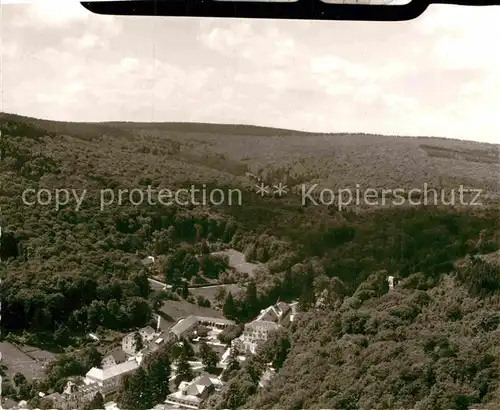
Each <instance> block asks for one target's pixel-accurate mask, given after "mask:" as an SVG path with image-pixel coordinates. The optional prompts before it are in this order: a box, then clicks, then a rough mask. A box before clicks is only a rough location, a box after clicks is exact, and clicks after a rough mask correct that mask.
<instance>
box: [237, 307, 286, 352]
mask: <svg viewBox="0 0 500 410" xmlns="http://www.w3.org/2000/svg"><path fill="white" fill-rule="evenodd" d="M293 315H294V310H293V307H292V306H291V305H289V304H287V303H284V302H279V303H277V304H276V305H273V306H269V307H268V308H266V309H263V310H261V311H260V314H259V316H257V318H256V319H255V320H254V321H252V322H250V323H247V324H246V325H245V328H244V330H243V333H242V334H241V336H240V337H238V338H237V339H235V340H233V344H234V346H236V347H238V348H239V349H240V350H241V351H242V352H244V353H252V354H255V352H256V351H257V348H258V347H259V346H260V345H261V344H262V343H264V342H265V341H266V340H267V339H268V338H269V335H270V334H271V333H272V332H274V331H275V330H277V329H278V328H279V327H280V326H281V325H282V324H283V323H285V322H287V321H292V320H293Z"/></svg>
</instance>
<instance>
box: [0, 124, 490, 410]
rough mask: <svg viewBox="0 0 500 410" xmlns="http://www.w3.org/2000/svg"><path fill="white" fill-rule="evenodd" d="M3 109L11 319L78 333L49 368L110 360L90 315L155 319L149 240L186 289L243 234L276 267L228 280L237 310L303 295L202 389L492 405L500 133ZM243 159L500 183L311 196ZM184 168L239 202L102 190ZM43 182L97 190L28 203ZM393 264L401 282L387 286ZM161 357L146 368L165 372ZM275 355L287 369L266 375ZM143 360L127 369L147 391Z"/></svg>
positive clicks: (271, 168)
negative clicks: (416, 197) (259, 341)
mask: <svg viewBox="0 0 500 410" xmlns="http://www.w3.org/2000/svg"><path fill="white" fill-rule="evenodd" d="M0 126H1V137H0V150H1V156H0V158H1V161H0V178H1V181H0V206H1V225H2V237H1V248H0V249H1V254H0V258H1V261H2V262H1V264H0V277H1V279H2V283H1V285H0V286H1V295H0V296H1V300H2V338H9V340H16V341H17V342H22V343H28V344H31V345H38V346H44V347H46V348H51V349H60V350H61V349H65V351H66V352H67V353H68V352H69V353H68V354H69V356H68V355H65V356H63V358H62V359H59V362H54V364H52V367H50V368H49V370H48V373H47V377H46V380H44V381H42V382H43V383H44V386H49V387H50V388H55V389H56V390H59V391H60V389H61V388H62V385H63V380H64V378H65V377H67V376H69V374H66V373H65V372H68V371H69V370H68V369H73V370H74V369H76V370H77V373H78V374H84V373H85V371H86V370H88V368H90V367H92V365H94V364H95V363H97V362H98V361H99V360H100V358H99V354H98V353H97V352H93V351H92V352H90V353H89V352H87V351H86V353H85V354H87V353H88V354H87V356H86V357H89V359H85V360H84V362H83V363H82V361H83V359H81V357H83V356H82V353H81V352H82V350H81V348H82V346H83V345H85V344H86V343H87V342H86V339H85V335H86V334H87V333H88V332H95V331H97V332H105V333H106V332H107V333H109V334H111V335H113V334H114V333H113V332H116V333H117V334H120V333H122V332H127V331H131V330H132V329H135V328H138V327H141V326H145V325H147V324H149V323H151V322H152V319H153V313H154V312H155V311H156V310H157V308H158V305H159V303H160V302H161V299H162V298H165V297H173V296H172V295H170V296H169V295H165V293H166V292H158V291H154V290H153V289H151V287H150V284H149V282H148V274H149V272H148V270H147V268H146V267H145V266H144V265H143V264H142V263H141V260H142V259H143V258H144V257H145V256H148V255H155V256H156V257H157V259H158V261H159V262H158V267H157V272H156V273H157V275H159V276H160V277H161V278H162V279H164V280H165V281H166V282H167V283H169V284H172V285H173V287H174V288H173V292H177V291H178V292H179V294H180V295H181V297H188V292H186V294H184V293H185V291H186V289H185V287H186V286H187V285H186V284H187V283H191V284H196V283H204V282H207V281H211V280H222V276H223V275H225V273H224V272H225V270H226V268H227V261H226V260H224V258H219V257H214V256H212V255H210V251H212V250H216V249H219V248H221V247H231V248H234V249H237V250H240V251H241V252H244V254H245V257H246V259H247V260H248V261H254V262H261V263H263V264H265V266H266V268H265V269H264V268H262V269H259V270H258V271H257V272H256V277H255V278H254V279H253V280H252V281H251V282H250V283H248V284H247V285H246V286H245V287H244V289H243V290H242V291H241V292H239V293H236V294H234V295H233V294H231V293H229V294H228V295H224V298H225V299H224V301H223V309H224V313H225V315H226V316H227V317H230V318H233V319H235V320H237V321H241V322H245V321H247V320H250V319H252V318H253V317H254V316H255V315H256V314H257V313H258V312H259V310H260V309H261V308H263V307H266V306H268V305H269V304H271V303H274V302H276V300H278V299H281V300H286V301H292V300H299V302H300V310H301V314H300V315H299V317H298V320H297V321H296V322H293V324H292V325H290V326H289V327H287V328H285V329H282V330H281V331H280V332H279V333H278V334H276V335H275V337H274V338H273V339H272V340H271V341H270V342H269V343H268V344H266V345H265V346H264V347H263V349H262V351H261V352H260V353H259V354H258V355H257V356H256V357H255V358H253V359H251V360H250V361H249V362H248V363H247V364H246V365H244V366H243V367H242V368H239V369H237V368H235V369H233V373H232V376H231V377H230V378H229V383H228V384H227V385H226V387H225V389H224V391H223V392H222V393H221V394H219V395H216V396H214V397H212V398H211V399H210V404H211V406H213V408H221V409H222V408H231V409H235V408H239V407H244V408H269V409H270V408H286V409H301V408H342V409H363V410H364V409H366V410H368V409H377V408H379V409H382V408H394V409H395V408H411V406H417V407H418V408H419V409H443V408H446V407H452V408H457V409H466V408H468V406H469V405H471V404H475V403H490V404H491V403H493V404H494V403H498V404H499V405H500V401H498V400H500V396H499V391H498V382H499V380H500V374H498V370H497V369H498V366H499V365H500V363H499V362H498V352H497V349H498V348H497V346H498V345H499V344H498V340H497V338H498V325H499V323H500V309H499V308H500V305H499V300H500V299H499V294H498V291H499V290H500V275H499V271H498V266H497V265H495V264H494V263H491V262H486V261H484V260H483V259H482V258H481V257H480V256H479V255H484V254H490V253H492V252H495V251H497V250H498V244H499V239H500V237H499V234H500V229H499V218H498V216H499V215H498V208H497V204H498V203H497V198H496V196H495V195H496V193H497V185H496V183H497V180H496V178H497V176H498V164H496V163H494V162H492V161H491V160H490V159H491V157H492V153H494V152H495V150H496V152H498V147H497V146H492V145H486V144H475V143H468V142H464V141H452V140H450V141H444V140H435V139H429V141H427V142H426V143H425V144H427V145H425V144H424V143H423V142H422V141H421V139H404V138H397V137H383V136H367V135H352V136H349V135H332V136H317V135H307V134H304V135H300V134H299V133H295V134H294V132H292V131H286V130H280V131H276V133H275V134H273V133H272V130H269V129H259V128H250V129H246V128H245V127H241V126H240V127H233V128H231V127H226V126H211V125H205V126H203V125H200V124H198V125H182V124H171V125H168V124H149V125H148V124H127V123H123V124H121V123H113V124H63V123H53V122H48V121H42V120H35V119H29V118H25V117H18V116H12V115H7V114H5V115H2V116H0ZM286 139H288V142H287V143H286V144H284V143H283V141H285V140H286ZM315 144H320V145H319V148H314V147H316V146H317V145H315ZM259 147H260V148H259ZM262 147H264V148H262ZM429 147H434V148H433V149H431V148H429ZM436 147H439V150H438V149H437V148H436ZM384 149H386V150H387V152H385V151H384ZM437 151H438V153H436V152H437ZM457 153H458V154H457ZM464 153H465V154H464ZM288 154H289V155H288ZM448 154H449V155H448ZM287 155H288V156H287ZM457 156H458V157H457ZM340 159H341V161H340ZM367 161H368V162H369V163H368V164H366V162H367ZM332 164H337V167H336V168H333V167H332ZM361 164H363V166H362V165H361ZM396 168H397V172H393V171H394V170H395V169H396ZM436 169H439V171H437V170H436ZM245 172H251V173H255V174H258V175H260V177H261V178H262V179H263V180H269V181H276V180H284V181H286V182H287V183H288V184H289V185H290V186H291V187H293V186H294V185H296V184H299V183H302V182H304V181H307V182H311V181H313V182H315V181H319V182H321V183H322V184H329V183H332V187H333V186H339V185H342V184H346V185H349V184H350V183H352V181H354V177H358V178H359V179H358V181H362V182H366V183H370V184H373V185H372V186H373V187H376V188H380V187H383V186H384V184H389V185H390V184H395V183H398V184H401V185H402V186H410V187H411V186H413V185H412V184H413V183H414V184H415V186H419V184H421V183H422V181H427V182H432V183H433V184H434V185H433V186H436V187H439V186H441V187H452V186H455V184H459V183H460V184H465V185H467V186H473V187H481V188H482V189H484V192H486V193H488V200H487V201H486V202H485V203H484V204H483V206H481V207H464V206H432V205H431V206H423V205H422V206H413V207H411V206H410V207H409V206H403V207H376V208H363V209H361V208H360V209H358V208H352V207H351V208H346V209H337V208H336V207H335V206H317V207H314V206H312V207H311V206H308V207H305V206H303V205H302V204H301V203H300V201H299V199H298V198H297V197H295V196H289V197H286V198H276V197H262V196H259V195H255V193H254V192H251V189H249V188H251V187H252V186H253V182H252V181H250V180H248V178H247V177H246V176H245ZM332 181H334V182H332ZM190 184H206V185H207V186H208V187H213V188H220V189H227V188H229V187H238V188H241V189H242V192H243V205H242V206H228V205H221V206H208V205H207V206H193V205H186V206H184V205H178V204H174V205H172V206H163V205H151V204H148V203H142V204H140V205H134V204H133V203H131V202H130V201H128V202H127V201H126V202H125V203H123V204H120V205H116V204H114V205H113V206H109V207H106V208H104V209H103V208H102V206H101V205H102V202H100V199H101V198H100V191H101V192H102V190H103V189H112V190H118V189H121V188H124V189H132V188H136V187H139V188H141V187H142V188H146V187H147V186H155V187H161V186H166V187H169V188H171V189H174V188H179V187H186V186H188V185H190ZM42 188H44V189H48V190H49V192H52V193H55V190H56V189H63V188H64V189H68V190H75V191H74V192H81V190H83V189H85V190H86V192H87V193H86V196H85V200H84V201H82V204H81V206H80V207H78V208H77V206H76V203H75V201H74V200H73V201H72V202H71V201H68V204H65V205H63V206H61V207H59V208H56V207H55V206H54V204H53V203H51V204H49V205H45V206H44V205H40V204H38V205H32V206H30V205H26V204H25V203H23V201H22V194H23V192H24V191H25V190H26V189H35V190H40V189H42ZM388 275H393V276H395V277H396V278H397V281H398V284H397V286H396V288H395V289H394V290H393V291H391V292H389V291H388V288H387V282H386V277H387V276H388ZM226 280H227V278H226ZM87 349H88V347H87ZM162 355H163V356H162ZM171 359H172V355H165V352H161V353H159V356H158V357H156V358H155V359H154V360H157V361H158V363H164V366H163V367H165V368H167V367H168V368H169V366H170V360H171ZM151 360H152V362H151V363H150V364H148V366H149V367H147V368H146V369H145V370H144V371H145V372H146V373H147V372H148V371H150V372H157V373H158V375H157V376H155V377H163V376H161V375H162V374H163V373H161V371H160V370H159V369H160V368H161V367H162V366H161V365H157V364H154V363H156V362H154V360H153V359H151ZM269 362H272V363H273V365H274V367H275V368H276V369H277V370H278V372H277V376H276V377H275V379H274V380H273V381H272V383H271V384H270V386H269V387H267V388H265V389H262V390H259V389H258V388H257V383H258V379H259V375H260V374H261V373H262V371H263V367H264V365H265V363H269ZM68 363H69V364H68ZM89 366H90V367H89ZM148 369H149V370H148ZM141 371H142V370H141ZM169 372H170V370H169V369H168V372H166V373H165V374H169ZM145 379H147V377H146V376H144V375H139V376H137V377H136V378H132V379H130V380H128V381H127V383H129V386H136V387H134V388H135V389H137V391H139V390H141V387H140V386H142V385H141V383H144V380H145ZM130 383H131V384H130ZM134 383H136V384H135V385H134ZM137 386H139V387H137ZM130 389H132V387H131V388H130ZM125 390H126V389H125ZM123 394H125V393H123ZM151 394H152V395H153V396H154V395H156V396H158V397H159V395H161V394H163V391H161V392H156V393H151ZM153 396H152V397H153ZM156 396H155V397H156ZM122 399H123V402H128V403H132V402H133V400H134V399H133V398H130V397H129V398H127V397H125V396H123V398H122ZM150 401H151V402H153V401H155V400H153V399H152V398H151V400H150ZM137 408H138V407H137ZM141 408H143V407H141ZM210 408H212V407H210Z"/></svg>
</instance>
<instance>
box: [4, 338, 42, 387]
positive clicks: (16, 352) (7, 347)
mask: <svg viewBox="0 0 500 410" xmlns="http://www.w3.org/2000/svg"><path fill="white" fill-rule="evenodd" d="M0 352H2V364H3V365H5V366H7V372H6V374H7V376H9V377H12V376H13V375H14V374H16V373H17V372H20V373H22V374H23V375H24V376H25V377H26V378H27V379H28V380H32V379H33V378H39V377H42V376H43V366H42V364H41V363H39V362H38V361H36V360H35V359H33V358H31V357H30V356H28V355H27V354H26V353H24V352H23V351H21V350H20V349H19V348H18V347H16V346H15V345H13V344H12V343H9V342H2V343H0Z"/></svg>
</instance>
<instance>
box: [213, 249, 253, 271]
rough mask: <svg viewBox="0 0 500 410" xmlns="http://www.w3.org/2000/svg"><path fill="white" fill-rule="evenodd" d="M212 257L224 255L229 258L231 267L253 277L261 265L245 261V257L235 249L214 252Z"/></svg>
mask: <svg viewBox="0 0 500 410" xmlns="http://www.w3.org/2000/svg"><path fill="white" fill-rule="evenodd" d="M212 255H224V256H227V257H228V258H229V266H230V267H231V268H233V269H234V270H236V271H237V272H239V273H244V274H247V275H248V276H249V277H252V276H253V274H254V272H255V269H257V268H258V267H259V266H260V264H256V263H252V262H247V261H245V255H244V254H243V253H242V252H239V251H237V250H235V249H227V250H224V251H219V252H214V253H212Z"/></svg>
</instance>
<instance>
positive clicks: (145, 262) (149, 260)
mask: <svg viewBox="0 0 500 410" xmlns="http://www.w3.org/2000/svg"><path fill="white" fill-rule="evenodd" d="M141 263H142V264H143V265H144V266H146V267H148V266H151V265H153V264H154V263H155V258H154V256H146V257H145V258H144V259H143V260H142V261H141Z"/></svg>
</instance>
